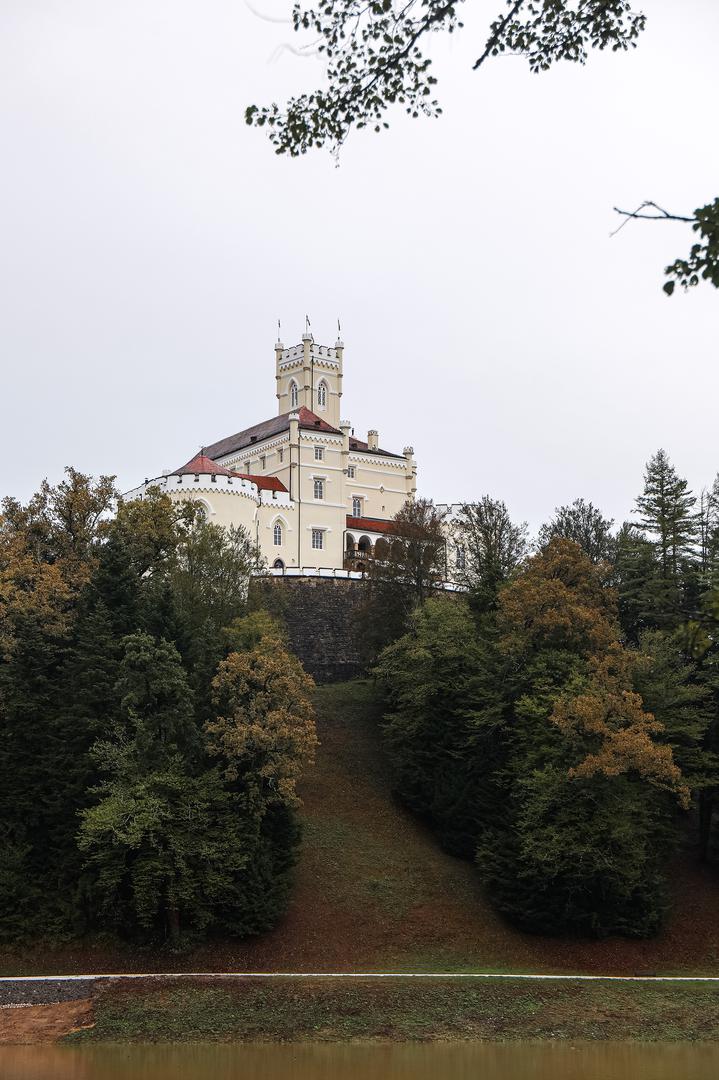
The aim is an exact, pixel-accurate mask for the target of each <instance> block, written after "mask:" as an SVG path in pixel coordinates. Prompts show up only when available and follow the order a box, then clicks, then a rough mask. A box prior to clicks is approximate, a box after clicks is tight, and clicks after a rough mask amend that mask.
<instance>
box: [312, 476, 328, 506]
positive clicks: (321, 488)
mask: <svg viewBox="0 0 719 1080" xmlns="http://www.w3.org/2000/svg"><path fill="white" fill-rule="evenodd" d="M312 492H313V494H314V497H315V499H316V500H317V502H324V500H325V482H324V479H323V478H322V477H321V476H315V477H314V478H313V480H312ZM318 492H319V494H318Z"/></svg>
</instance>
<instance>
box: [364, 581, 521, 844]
mask: <svg viewBox="0 0 719 1080" xmlns="http://www.w3.org/2000/svg"><path fill="white" fill-rule="evenodd" d="M489 624H490V619H489V617H485V619H484V620H483V621H482V632H480V631H479V630H478V628H477V625H476V624H475V621H474V619H473V617H472V614H471V611H470V608H469V606H468V604H467V603H466V602H465V601H464V600H459V599H455V598H451V597H436V598H434V599H430V600H428V601H427V603H426V604H425V605H424V606H423V607H420V608H417V610H416V611H415V613H414V614H413V615H412V617H411V619H410V628H409V631H408V633H407V634H405V635H404V636H403V637H401V638H400V639H399V640H398V641H396V642H394V643H393V644H392V645H390V646H388V647H387V648H386V649H385V650H384V652H383V653H382V655H381V657H380V659H379V662H378V664H377V666H376V667H375V668H374V674H375V675H376V677H377V678H378V679H379V681H380V685H381V688H382V690H383V693H384V697H385V701H386V705H387V712H386V714H385V717H384V723H383V731H384V738H385V743H386V745H387V748H388V751H389V755H390V759H391V761H392V765H393V771H394V786H395V788H396V790H397V793H398V794H399V795H400V797H401V798H402V799H403V800H404V801H405V802H406V803H407V805H408V806H410V807H411V808H412V809H413V810H415V811H416V812H417V813H419V814H421V815H422V816H423V817H425V818H426V819H427V820H428V821H429V822H430V823H431V825H432V826H433V828H434V829H435V830H436V832H437V835H438V836H439V839H440V841H441V842H442V844H443V845H444V847H446V848H447V849H448V850H449V851H451V852H452V853H453V854H456V855H462V856H465V857H469V858H471V857H472V856H473V855H474V852H475V849H476V846H477V840H478V836H479V834H480V833H481V831H482V829H483V828H484V827H485V825H486V823H487V821H489V820H490V819H491V818H492V816H493V815H494V814H496V813H498V812H500V811H499V807H498V800H497V785H496V782H495V775H496V771H497V769H498V767H499V763H500V762H501V760H502V754H503V735H504V721H505V702H504V698H503V693H502V687H503V678H502V676H503V664H502V658H501V657H500V656H499V654H498V651H497V648H496V642H495V641H494V640H493V639H492V637H491V635H490V633H489V631H488V627H489Z"/></svg>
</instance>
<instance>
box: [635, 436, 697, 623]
mask: <svg viewBox="0 0 719 1080" xmlns="http://www.w3.org/2000/svg"><path fill="white" fill-rule="evenodd" d="M695 506H696V498H695V496H694V495H693V494H692V493H691V491H690V490H689V486H688V484H687V481H686V480H684V479H682V478H680V477H679V476H678V475H677V473H676V471H675V469H674V468H673V466H672V464H671V462H670V461H669V458H668V456H667V454H666V452H665V451H664V450H658V451H657V453H656V454H655V455H654V456H653V457H652V458H651V459H650V460H649V463H648V465H647V468H646V473H645V477H644V491H643V493H642V494H641V495H640V496H639V497H638V498H637V513H638V514H639V515H640V517H639V526H640V528H641V530H642V531H643V533H644V534H645V535H646V536H647V537H648V539H649V540H650V542H651V543H652V547H653V552H654V563H655V566H654V573H653V575H652V576H651V577H650V578H649V579H648V580H647V582H646V583H645V587H644V595H643V598H642V602H643V606H644V612H645V616H646V619H647V623H648V625H650V626H651V625H653V626H657V627H660V628H671V627H675V626H677V625H678V624H679V623H680V622H681V621H683V620H684V619H686V618H688V617H690V616H691V614H692V605H691V603H688V600H689V596H688V592H689V591H690V590H689V589H688V586H687V582H686V580H685V578H686V576H687V575H688V574H689V573H691V571H692V569H695V567H696V560H697V544H698V541H699V519H698V515H697V512H696V510H695Z"/></svg>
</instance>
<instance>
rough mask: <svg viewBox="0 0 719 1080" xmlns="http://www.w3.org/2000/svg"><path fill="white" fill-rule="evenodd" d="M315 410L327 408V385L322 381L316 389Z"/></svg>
mask: <svg viewBox="0 0 719 1080" xmlns="http://www.w3.org/2000/svg"><path fill="white" fill-rule="evenodd" d="M317 408H318V409H326V408H327V383H326V382H325V381H324V379H323V380H322V382H321V383H320V385H319V386H318V387H317Z"/></svg>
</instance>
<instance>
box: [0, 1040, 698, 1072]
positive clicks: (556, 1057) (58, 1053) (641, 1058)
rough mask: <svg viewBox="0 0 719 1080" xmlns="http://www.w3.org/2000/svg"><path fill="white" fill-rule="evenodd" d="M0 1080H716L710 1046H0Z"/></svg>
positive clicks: (469, 1044) (447, 1044) (500, 1044)
mask: <svg viewBox="0 0 719 1080" xmlns="http://www.w3.org/2000/svg"><path fill="white" fill-rule="evenodd" d="M0 1077H2V1080H50V1078H52V1080H130V1078H132V1080H716V1078H717V1077H719V1044H714V1043H650V1044H638V1043H594V1044H586V1043H583V1044H582V1043H577V1044H575V1045H571V1044H566V1043H528V1042H527V1043H517V1042H513V1043H458V1042H454V1043H394V1044H392V1043H386V1044H385V1043H381V1044H377V1043H372V1044H349V1045H348V1044H322V1045H313V1044H309V1045H308V1044H302V1045H292V1046H291V1045H287V1046H279V1045H274V1044H267V1045H250V1046H248V1045H241V1044H199V1045H198V1044H188V1045H177V1044H175V1045H172V1046H146V1045H133V1046H121V1045H103V1046H82V1047H79V1046H77V1047H76V1046H54V1045H51V1046H17V1047H15V1046H11V1047H0Z"/></svg>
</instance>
